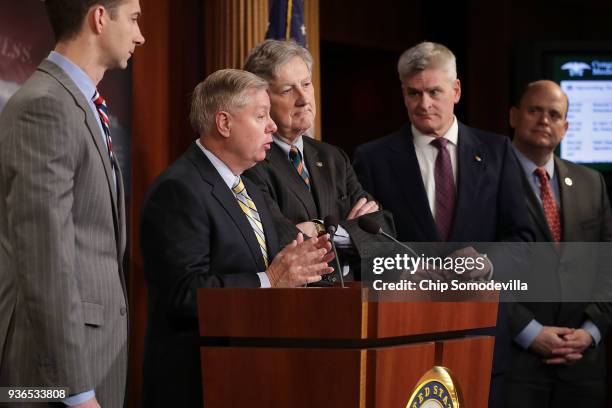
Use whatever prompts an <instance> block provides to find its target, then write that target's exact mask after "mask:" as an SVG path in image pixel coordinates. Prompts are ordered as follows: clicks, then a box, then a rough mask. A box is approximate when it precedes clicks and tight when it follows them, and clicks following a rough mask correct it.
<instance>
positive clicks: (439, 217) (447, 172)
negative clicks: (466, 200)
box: [431, 137, 455, 241]
mask: <svg viewBox="0 0 612 408" xmlns="http://www.w3.org/2000/svg"><path fill="white" fill-rule="evenodd" d="M431 144H432V146H434V147H435V148H437V149H438V155H437V156H436V163H435V168H434V179H435V182H436V206H435V209H436V226H437V227H438V232H439V233H440V237H441V238H442V240H443V241H448V237H449V234H450V229H451V225H452V224H453V213H454V211H455V180H454V178H453V166H452V165H451V159H450V154H449V153H448V149H447V148H446V145H447V144H448V140H447V139H444V138H442V137H438V138H436V139H434V140H433V141H432V142H431Z"/></svg>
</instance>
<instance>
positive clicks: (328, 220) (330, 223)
mask: <svg viewBox="0 0 612 408" xmlns="http://www.w3.org/2000/svg"><path fill="white" fill-rule="evenodd" d="M323 225H324V226H325V231H326V232H327V233H328V234H329V237H330V241H331V245H332V249H333V251H334V258H336V269H338V276H339V277H340V286H341V287H344V276H342V267H341V266H340V260H339V258H338V251H336V244H334V235H335V234H336V231H337V230H338V217H336V216H335V215H328V216H327V217H325V219H324V220H323Z"/></svg>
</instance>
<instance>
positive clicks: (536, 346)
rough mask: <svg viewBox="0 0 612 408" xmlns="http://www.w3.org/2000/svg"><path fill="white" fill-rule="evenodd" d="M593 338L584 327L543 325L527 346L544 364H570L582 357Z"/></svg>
mask: <svg viewBox="0 0 612 408" xmlns="http://www.w3.org/2000/svg"><path fill="white" fill-rule="evenodd" d="M592 342H593V338H592V337H591V334H590V333H589V332H588V331H586V330H584V329H572V328H569V327H555V326H544V327H543V328H542V330H540V333H538V335H537V336H536V338H535V339H534V341H533V342H532V343H531V345H530V346H529V348H530V349H531V350H532V351H533V352H534V353H536V354H538V355H539V356H540V357H542V361H544V363H546V364H566V365H571V364H574V363H576V362H577V361H578V360H580V359H581V358H582V355H583V352H584V350H585V349H586V348H587V347H589V346H590V345H591V343H592Z"/></svg>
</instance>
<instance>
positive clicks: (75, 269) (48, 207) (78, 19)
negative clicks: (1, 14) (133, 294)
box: [0, 0, 144, 408]
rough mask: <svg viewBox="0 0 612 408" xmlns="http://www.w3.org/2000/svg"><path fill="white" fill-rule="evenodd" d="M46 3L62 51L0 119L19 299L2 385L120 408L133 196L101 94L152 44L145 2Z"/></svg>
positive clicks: (6, 272)
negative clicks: (116, 72)
mask: <svg viewBox="0 0 612 408" xmlns="http://www.w3.org/2000/svg"><path fill="white" fill-rule="evenodd" d="M45 6H46V9H47V14H48V16H49V20H50V22H51V26H52V28H53V31H54V33H55V36H56V40H57V43H56V46H55V50H54V51H52V52H51V53H50V54H49V56H48V57H47V58H46V59H45V60H44V61H43V62H42V63H41V64H40V65H39V67H38V68H37V70H36V72H35V73H34V74H33V75H32V77H31V78H30V79H29V80H28V81H27V82H26V83H25V84H24V85H23V87H22V88H21V89H20V90H19V91H18V92H17V93H16V94H15V95H14V96H13V97H12V98H11V100H10V101H9V102H8V104H7V105H6V107H5V108H4V111H3V112H2V115H1V116H0V293H3V294H5V293H8V294H9V295H10V301H6V300H5V301H4V302H3V303H2V304H1V307H2V309H1V310H0V316H1V317H0V319H7V318H8V319H9V320H8V321H9V323H8V326H7V333H6V340H5V344H4V350H3V357H2V362H1V366H0V385H1V386H53V387H68V389H69V394H70V398H67V399H65V400H64V403H65V404H67V405H71V406H78V407H98V406H100V405H101V406H103V407H116V408H120V407H122V406H123V401H124V395H125V384H126V371H127V330H128V321H127V319H128V316H127V297H126V290H125V277H124V267H123V265H124V264H123V258H124V253H125V242H126V234H125V208H124V202H123V198H124V191H123V181H122V175H121V169H120V167H119V163H118V162H117V160H116V157H114V156H113V154H112V143H111V140H110V137H111V136H110V132H109V130H108V120H107V117H108V116H107V113H106V106H105V104H104V100H103V98H102V97H101V96H100V95H99V94H98V92H97V90H96V86H97V84H98V83H99V82H100V80H102V77H103V76H104V73H105V72H106V70H108V69H112V68H122V69H123V68H126V67H127V64H128V60H129V59H130V57H131V55H132V53H133V52H134V49H135V48H136V46H138V45H141V44H142V43H144V38H143V36H142V35H141V33H140V29H139V27H138V17H139V16H140V5H139V3H138V0H46V1H45ZM6 288H9V289H6ZM0 324H1V323H0ZM19 406H20V407H21V406H23V405H21V404H19ZM37 406H39V405H37Z"/></svg>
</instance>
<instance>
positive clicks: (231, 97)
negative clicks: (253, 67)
mask: <svg viewBox="0 0 612 408" xmlns="http://www.w3.org/2000/svg"><path fill="white" fill-rule="evenodd" d="M267 89H268V83H267V82H266V81H264V80H263V79H261V78H259V77H258V76H257V75H253V74H252V73H250V72H246V71H242V70H239V69H221V70H219V71H215V72H213V73H212V74H210V75H209V76H208V77H207V78H206V79H205V80H204V81H202V82H200V83H199V84H198V85H197V86H196V87H195V89H194V90H193V96H192V98H191V112H190V113H189V121H190V122H191V126H192V127H193V130H195V131H196V133H197V134H198V135H203V134H205V133H208V132H210V131H211V130H212V129H213V128H214V126H215V114H216V113H217V112H219V111H227V112H230V113H232V112H233V111H236V110H238V109H241V108H243V107H244V106H246V105H247V104H248V103H249V95H248V92H249V91H251V90H267Z"/></svg>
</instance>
